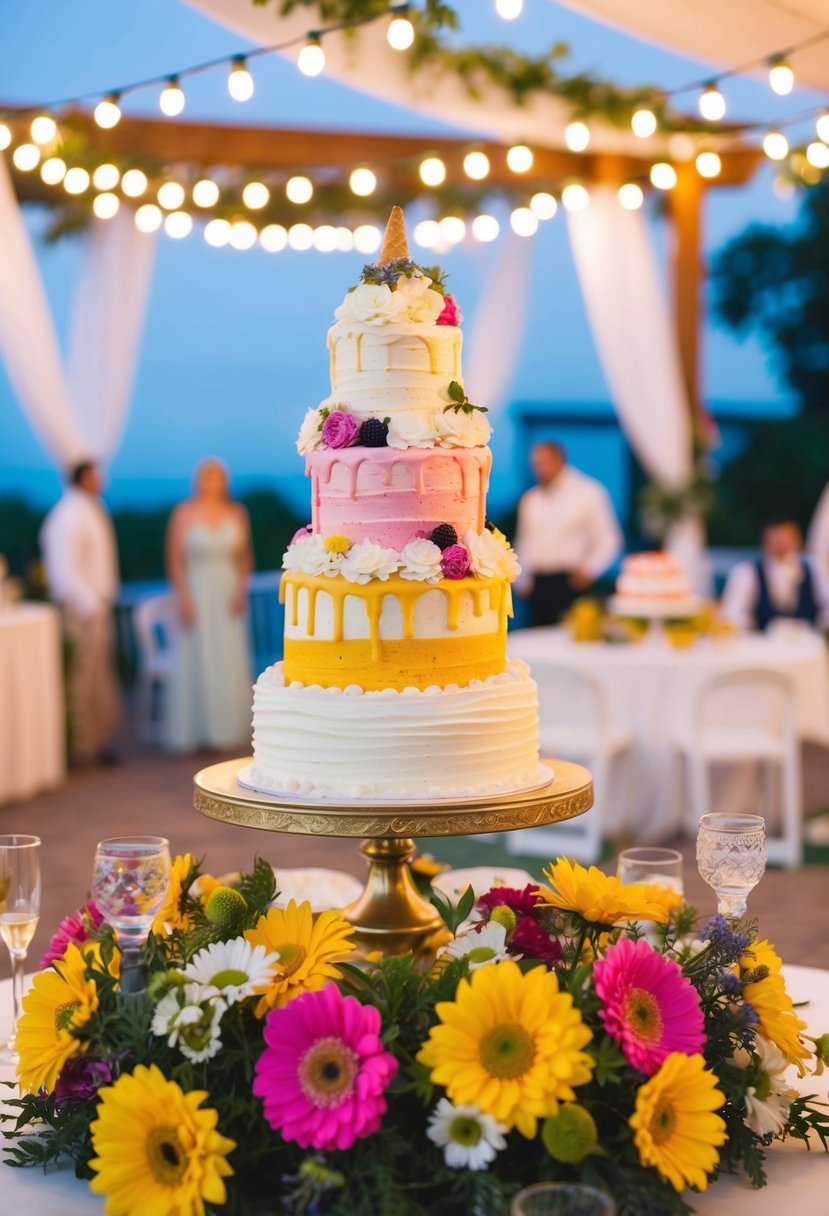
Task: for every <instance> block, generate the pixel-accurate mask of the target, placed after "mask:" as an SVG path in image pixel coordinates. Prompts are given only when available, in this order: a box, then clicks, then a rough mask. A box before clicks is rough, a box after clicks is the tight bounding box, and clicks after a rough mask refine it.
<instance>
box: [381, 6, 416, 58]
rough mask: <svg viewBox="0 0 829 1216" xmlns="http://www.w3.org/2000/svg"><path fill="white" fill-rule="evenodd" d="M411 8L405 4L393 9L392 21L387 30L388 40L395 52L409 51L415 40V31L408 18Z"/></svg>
mask: <svg viewBox="0 0 829 1216" xmlns="http://www.w3.org/2000/svg"><path fill="white" fill-rule="evenodd" d="M408 12H409V6H408V4H403V5H401V6H400V7H399V8H397V9H394V8H393V9H392V14H393V16H392V19H391V21H390V22H389V28H388V29H387V30H386V39H387V41H388V44H389V46H390V47H391V49H392V50H393V51H408V49H409V47H410V46H411V45H412V43H413V42H414V39H415V30H414V26H413V25H412V23H411V21H410V20H409V18H408V15H407V14H408Z"/></svg>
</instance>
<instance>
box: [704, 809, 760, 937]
mask: <svg viewBox="0 0 829 1216" xmlns="http://www.w3.org/2000/svg"><path fill="white" fill-rule="evenodd" d="M697 868H698V869H699V872H700V876H701V877H702V878H703V879H704V880H705V881H706V882H707V883H708V885H709V887H712V888H713V890H714V891H716V893H717V912H718V913H719V914H720V915H721V916H725V917H727V918H728V919H729V920H740V919H741V918H742V917H744V916H745V914H746V903H747V900H748V896H749V892H751V891H753V890H754V888H755V887H756V886H757V884H758V882H759V881H760V879H761V878H762V877H763V875H764V874H765V872H766V825H765V820H764V819H763V816H762V815H727V814H711V815H703V816H702V817H701V819H700V821H699V832H698V833H697Z"/></svg>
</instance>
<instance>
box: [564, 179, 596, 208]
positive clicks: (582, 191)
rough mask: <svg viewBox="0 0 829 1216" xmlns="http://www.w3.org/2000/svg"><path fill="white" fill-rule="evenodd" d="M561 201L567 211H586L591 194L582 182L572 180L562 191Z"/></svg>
mask: <svg viewBox="0 0 829 1216" xmlns="http://www.w3.org/2000/svg"><path fill="white" fill-rule="evenodd" d="M561 202H562V205H563V206H564V207H565V209H566V210H567V211H586V210H587V208H588V207H589V206H590V195H589V194H588V192H587V189H586V188H585V187H584V186H582V185H581V183H580V182H570V184H569V185H567V186H565V187H564V189H563V190H562V192H561Z"/></svg>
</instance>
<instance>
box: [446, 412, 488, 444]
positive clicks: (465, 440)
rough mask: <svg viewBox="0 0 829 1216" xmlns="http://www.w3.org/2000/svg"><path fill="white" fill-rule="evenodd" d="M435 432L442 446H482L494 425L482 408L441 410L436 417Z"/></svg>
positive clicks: (486, 441)
mask: <svg viewBox="0 0 829 1216" xmlns="http://www.w3.org/2000/svg"><path fill="white" fill-rule="evenodd" d="M434 426H435V434H436V436H437V441H438V443H439V445H440V446H441V447H442V448H482V447H484V446H485V445H486V444H487V443H488V442H489V439H490V436H491V435H492V427H491V426H490V425H489V423H488V422H487V420H486V415H485V414H482V413H481V411H480V410H472V411H471V412H470V413H466V411H465V410H446V411H444V410H440V411H438V413H437V414H435V417H434Z"/></svg>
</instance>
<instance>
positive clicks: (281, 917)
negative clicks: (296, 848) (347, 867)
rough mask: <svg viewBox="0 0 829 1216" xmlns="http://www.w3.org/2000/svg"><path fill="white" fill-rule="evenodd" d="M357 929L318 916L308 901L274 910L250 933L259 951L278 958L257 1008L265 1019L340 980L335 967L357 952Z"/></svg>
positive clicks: (337, 917)
mask: <svg viewBox="0 0 829 1216" xmlns="http://www.w3.org/2000/svg"><path fill="white" fill-rule="evenodd" d="M353 934H354V929H353V927H352V926H351V925H350V924H349V923H348V921H347V920H345V918H344V917H342V916H340V914H339V913H338V912H321V913H320V914H319V915H318V916H314V915H313V913H312V912H311V905H310V903H308V901H307V900H306V901H305V902H304V903H301V904H299V905H298V904H297V903H296V901H295V900H293V899H292V900H290V901H289V903H288V906H287V908H285V910H284V911H283V910H282V909H281V908H269V909H268V911H267V912H266V913H265V915H264V916H260V918H259V920H258V922H257V924H256V925H255V926H254V928H253V929H248V931H247V932H246V933H245V937H246V938H247V940H248V941H249V942H250V943H251V944H252V945H254V946H264V947H265V949H266V950H275V951H276V952H277V954H278V955H279V962H278V963H277V966H276V976H275V978H274V980H273V981H272V983H271V985H270V987H269V988H268V989H267V990H266V991H265V992H264V993H263V995H262V996H261V997H260V999H259V1003H258V1004H257V1006H256V1016H257V1017H260V1018H263V1017H264V1016H265V1014H266V1013H267V1012H268V1010H269V1009H282V1008H283V1006H285V1005H287V1004H288V1002H289V1001H292V1000H293V999H294V997H297V996H302V994H303V992H316V991H317V990H318V989H319V988H322V987H324V986H325V984H327V983H328V981H329V980H336V979H339V978H340V972H339V970H338V969H337V968H336V967H334V966H332V963H333V962H334V961H335V960H337V961H338V960H341V959H344V958H347V957H348V955H349V954H350V953H351V950H352V947H353V940H352V938H353Z"/></svg>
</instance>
